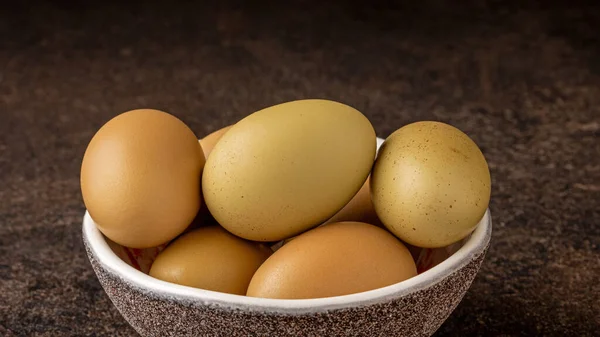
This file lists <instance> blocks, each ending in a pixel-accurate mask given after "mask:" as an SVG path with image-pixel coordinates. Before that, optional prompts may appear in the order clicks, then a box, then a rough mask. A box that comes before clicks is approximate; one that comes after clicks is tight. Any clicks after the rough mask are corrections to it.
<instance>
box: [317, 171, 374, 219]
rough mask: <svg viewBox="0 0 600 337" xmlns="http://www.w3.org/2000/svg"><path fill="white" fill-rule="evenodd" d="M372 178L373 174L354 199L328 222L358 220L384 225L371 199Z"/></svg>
mask: <svg viewBox="0 0 600 337" xmlns="http://www.w3.org/2000/svg"><path fill="white" fill-rule="evenodd" d="M370 179H371V176H369V177H368V178H367V181H365V183H364V184H363V186H362V187H361V188H360V190H359V191H358V193H356V195H355V196H354V197H353V198H352V200H350V202H349V203H347V204H346V206H344V208H342V209H341V210H340V211H339V212H337V213H336V214H335V215H334V216H333V217H332V218H331V219H329V220H327V222H326V223H334V222H342V221H358V222H366V223H368V224H371V225H376V226H380V227H381V226H383V224H382V223H381V221H380V220H379V218H378V217H377V213H375V209H374V208H373V202H372V201H371V188H370V185H369V181H370Z"/></svg>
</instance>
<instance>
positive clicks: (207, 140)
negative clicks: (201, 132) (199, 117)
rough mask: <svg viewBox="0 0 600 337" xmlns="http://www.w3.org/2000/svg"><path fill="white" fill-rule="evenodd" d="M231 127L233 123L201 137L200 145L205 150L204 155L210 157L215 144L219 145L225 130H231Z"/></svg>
mask: <svg viewBox="0 0 600 337" xmlns="http://www.w3.org/2000/svg"><path fill="white" fill-rule="evenodd" d="M231 127H232V125H229V126H226V127H224V128H222V129H219V130H217V131H215V132H213V133H211V134H209V135H208V136H206V137H204V138H202V139H200V146H202V151H204V156H205V157H206V158H208V155H210V153H211V152H212V150H213V148H214V147H215V145H217V142H218V141H219V139H221V137H222V136H223V135H224V134H225V132H227V131H229V129H231Z"/></svg>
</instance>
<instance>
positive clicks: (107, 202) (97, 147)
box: [81, 109, 204, 248]
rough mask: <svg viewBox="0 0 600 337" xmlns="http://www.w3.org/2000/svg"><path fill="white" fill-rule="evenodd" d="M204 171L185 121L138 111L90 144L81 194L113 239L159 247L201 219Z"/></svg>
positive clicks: (118, 119)
mask: <svg viewBox="0 0 600 337" xmlns="http://www.w3.org/2000/svg"><path fill="white" fill-rule="evenodd" d="M203 166H204V154H203V153H202V149H201V148H200V145H199V143H198V139H197V138H196V136H195V135H194V133H193V132H192V131H191V130H190V129H189V128H188V127H187V126H186V125H185V124H184V123H183V122H182V121H180V120H179V119H177V118H176V117H174V116H172V115H170V114H168V113H165V112H162V111H158V110H150V109H141V110H132V111H129V112H125V113H123V114H120V115H118V116H116V117H115V118H113V119H111V120H110V121H108V122H107V123H106V124H105V125H104V126H102V128H100V130H98V132H97V133H96V134H95V135H94V137H93V138H92V140H91V141H90V143H89V145H88V147H87V149H86V152H85V155H84V157H83V162H82V164H81V192H82V195H83V200H84V203H85V205H86V207H87V209H88V211H89V213H90V215H91V216H92V218H93V219H94V220H95V222H96V223H97V225H98V228H99V229H100V231H101V232H102V233H103V234H104V235H106V236H107V237H108V238H109V239H111V240H112V241H114V242H116V243H118V244H120V245H123V246H126V247H131V248H149V247H156V246H159V245H161V244H164V243H166V242H168V241H170V240H172V239H173V238H175V237H176V236H177V235H179V234H180V233H181V232H183V231H184V230H185V228H186V227H187V226H188V225H189V224H190V223H191V222H192V220H193V219H194V217H195V216H196V214H197V212H198V209H199V207H200V199H201V197H200V195H201V193H200V177H201V170H202V168H203Z"/></svg>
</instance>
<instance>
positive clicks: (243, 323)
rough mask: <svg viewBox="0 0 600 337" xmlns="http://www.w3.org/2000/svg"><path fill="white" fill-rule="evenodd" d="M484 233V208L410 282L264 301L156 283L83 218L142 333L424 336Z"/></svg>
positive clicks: (120, 300) (459, 293) (100, 269)
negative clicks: (455, 244)
mask: <svg viewBox="0 0 600 337" xmlns="http://www.w3.org/2000/svg"><path fill="white" fill-rule="evenodd" d="M490 236H491V218H490V214H489V211H488V212H487V213H486V215H485V216H484V218H483V219H482V220H481V222H480V223H479V225H478V227H477V229H476V230H475V232H474V233H473V234H472V235H471V237H470V238H468V239H467V240H465V242H464V244H463V246H462V247H461V248H460V249H459V250H458V251H457V252H456V253H454V254H453V255H452V256H450V257H449V258H447V259H446V260H445V261H443V262H441V263H440V264H438V265H436V266H435V267H433V268H431V269H430V270H427V271H425V272H423V273H421V274H419V275H418V276H416V277H413V278H412V279H409V280H407V281H404V282H401V283H398V284H395V285H392V286H389V287H385V288H381V289H376V290H373V291H368V292H364V293H360V294H353V295H347V296H340V297H333V298H326V299H314V300H266V299H256V298H247V297H243V296H236V295H229V294H220V293H215V292H210V291H204V290H200V289H193V288H188V287H183V286H178V285H174V284H169V283H166V282H162V281H159V280H155V279H153V278H151V277H150V276H148V275H146V274H144V273H142V272H141V271H139V270H136V269H135V268H133V267H131V266H129V265H128V264H126V263H125V262H124V261H122V260H120V259H119V258H118V257H117V256H116V255H115V254H114V253H113V252H112V250H110V248H109V247H108V245H107V243H106V241H105V240H104V237H103V236H102V235H101V234H100V232H99V231H98V230H97V228H96V227H95V224H94V222H93V220H92V219H91V218H90V217H89V215H87V214H86V217H85V218H84V223H83V238H84V244H85V247H86V251H87V254H88V257H89V259H90V262H91V264H92V267H93V269H94V271H95V272H96V274H97V276H98V279H99V280H100V283H101V284H102V286H103V288H104V290H105V291H106V293H107V294H108V296H109V297H110V299H111V300H112V302H113V303H114V305H115V307H116V308H117V309H118V310H119V312H120V313H121V314H122V315H123V317H125V319H126V320H127V321H128V322H129V323H130V324H131V326H133V327H134V328H135V330H136V331H137V332H139V333H140V334H141V335H142V336H265V335H268V336H430V335H431V334H433V333H434V332H435V331H436V330H437V329H438V328H439V327H440V325H441V324H442V323H443V322H444V320H445V319H446V318H447V317H448V316H449V315H450V314H451V313H452V311H453V310H454V308H455V307H456V306H457V305H458V303H459V302H460V300H461V299H462V297H463V296H464V294H465V292H466V291H467V289H468V288H469V286H470V285H471V282H472V281H473V279H474V278H475V276H476V274H477V272H478V270H479V267H480V266H481V263H482V262H483V259H484V256H485V253H486V251H487V248H488V246H489V240H490Z"/></svg>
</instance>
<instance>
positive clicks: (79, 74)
mask: <svg viewBox="0 0 600 337" xmlns="http://www.w3.org/2000/svg"><path fill="white" fill-rule="evenodd" d="M382 2H383V1H377V2H375V3H372V2H368V3H369V4H368V5H367V4H366V3H367V2H365V5H356V4H350V2H348V1H344V2H342V1H339V2H338V4H331V5H321V6H320V7H316V5H315V4H314V3H311V2H308V1H295V2H294V5H288V6H286V7H284V6H283V5H281V4H277V3H278V2H272V1H263V2H257V3H260V4H259V5H255V6H254V7H252V8H250V7H248V6H241V5H235V4H230V5H221V6H219V7H210V6H208V5H204V6H200V5H190V4H185V3H182V4H181V5H176V4H170V5H166V4H165V5H144V6H133V5H131V6H123V5H113V4H110V1H105V2H102V4H99V5H93V6H92V5H83V3H84V2H77V3H79V4H78V5H74V4H72V2H69V1H65V0H63V1H54V2H51V1H47V2H40V3H39V4H38V5H31V4H34V3H35V2H34V1H26V2H25V1H24V2H21V3H22V4H21V5H13V7H14V8H9V7H6V6H2V7H1V8H0V290H1V291H0V335H9V336H10V335H23V336H31V335H57V336H69V335H78V336H81V335H96V336H130V335H134V334H135V332H134V330H133V329H132V328H131V327H129V325H128V324H127V323H126V322H125V321H124V320H123V319H122V318H121V316H120V315H119V313H118V312H117V310H116V309H115V308H114V307H113V305H112V304H111V302H110V301H109V299H108V297H107V295H106V294H105V293H104V291H103V290H102V288H101V286H100V284H99V282H98V280H97V279H96V276H95V275H94V273H93V271H92V268H91V266H90V264H89V262H88V261H87V258H86V256H85V251H84V247H83V244H82V241H81V227H80V225H81V217H82V215H83V211H84V207H83V204H82V201H81V196H80V192H79V180H78V179H79V178H78V173H79V165H80V162H81V157H82V155H83V151H84V150H85V146H86V144H87V142H88V141H89V140H90V138H91V137H92V135H93V134H94V132H95V130H97V129H98V128H99V127H100V126H101V125H102V124H103V123H104V122H106V121H107V120H108V119H110V118H111V117H112V116H114V115H115V114H117V113H119V112H122V111H124V110H128V109H133V108H139V107H152V108H158V109H164V110H167V111H170V112H171V113H173V114H175V115H177V116H178V117H180V118H181V119H183V120H184V121H185V122H186V123H188V124H189V125H190V127H191V128H192V129H193V130H194V131H195V132H196V133H197V134H198V136H203V135H205V134H208V133H209V132H210V131H212V130H215V129H217V128H220V127H222V126H225V125H227V124H230V123H232V122H235V121H236V120H238V119H240V118H241V117H243V116H245V115H247V114H248V113H250V112H252V111H255V110H258V109H260V108H262V107H266V106H269V105H273V104H276V103H280V102H283V101H286V100H292V99H298V98H307V97H321V98H329V99H335V100H339V101H342V102H344V103H347V104H350V105H353V106H354V107H356V108H358V109H359V110H361V111H363V112H364V113H365V114H366V115H367V116H368V117H369V118H370V119H371V121H372V122H373V124H374V126H375V129H376V130H377V133H378V134H379V135H380V136H387V135H388V134H389V133H390V132H392V131H393V130H395V129H396V128H398V127H400V126H402V125H404V124H406V123H408V122H412V121H416V120H432V119H433V120H440V121H444V122H449V123H452V124H453V125H455V126H457V127H459V128H461V129H462V130H464V131H465V132H467V133H468V134H469V135H470V136H471V137H472V138H473V139H474V140H475V141H476V142H477V143H478V144H479V145H480V146H481V148H482V150H483V152H484V153H485V155H486V157H487V159H488V162H489V164H490V168H491V172H492V176H493V195H492V201H491V205H490V206H491V210H492V214H493V216H494V234H493V238H492V244H491V247H490V250H489V252H488V255H487V257H486V260H485V262H484V263H483V266H482V269H481V271H480V273H479V275H478V277H477V278H476V279H475V281H474V283H473V286H472V287H471V288H470V290H469V291H468V292H467V295H466V296H465V298H464V300H463V301H462V302H461V303H460V305H459V306H458V308H457V309H456V311H455V312H454V313H453V314H452V315H451V316H450V318H449V319H448V320H447V321H446V323H445V324H444V325H443V326H442V327H441V328H440V330H439V332H438V333H437V335H438V336H456V335H461V336H471V335H499V334H504V335H528V336H531V335H546V336H547V335H555V336H564V335H577V336H589V335H595V334H597V333H598V330H599V328H600V318H599V317H600V283H599V282H598V281H597V279H598V275H600V263H599V259H600V249H599V245H600V206H599V204H600V203H599V200H600V141H599V138H600V137H599V136H600V34H598V32H599V31H600V7H598V6H599V5H596V4H594V2H592V1H590V2H589V3H590V4H591V5H585V4H582V3H583V2H581V1H579V2H566V1H565V2H563V3H564V4H561V5H558V4H556V3H558V2H555V1H544V2H543V5H542V4H539V5H534V4H524V2H523V1H475V0H473V1H465V2H461V3H462V5H452V6H450V5H443V4H442V2H441V1H432V0H429V1H419V2H414V4H411V5H409V4H406V5H402V6H396V7H395V8H393V9H385V8H384V7H383V5H381V3H382ZM165 3H166V2H165ZM315 3H316V2H315ZM417 3H418V4H417ZM454 3H457V2H454ZM567 3H568V5H567ZM26 4H27V5H26Z"/></svg>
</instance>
